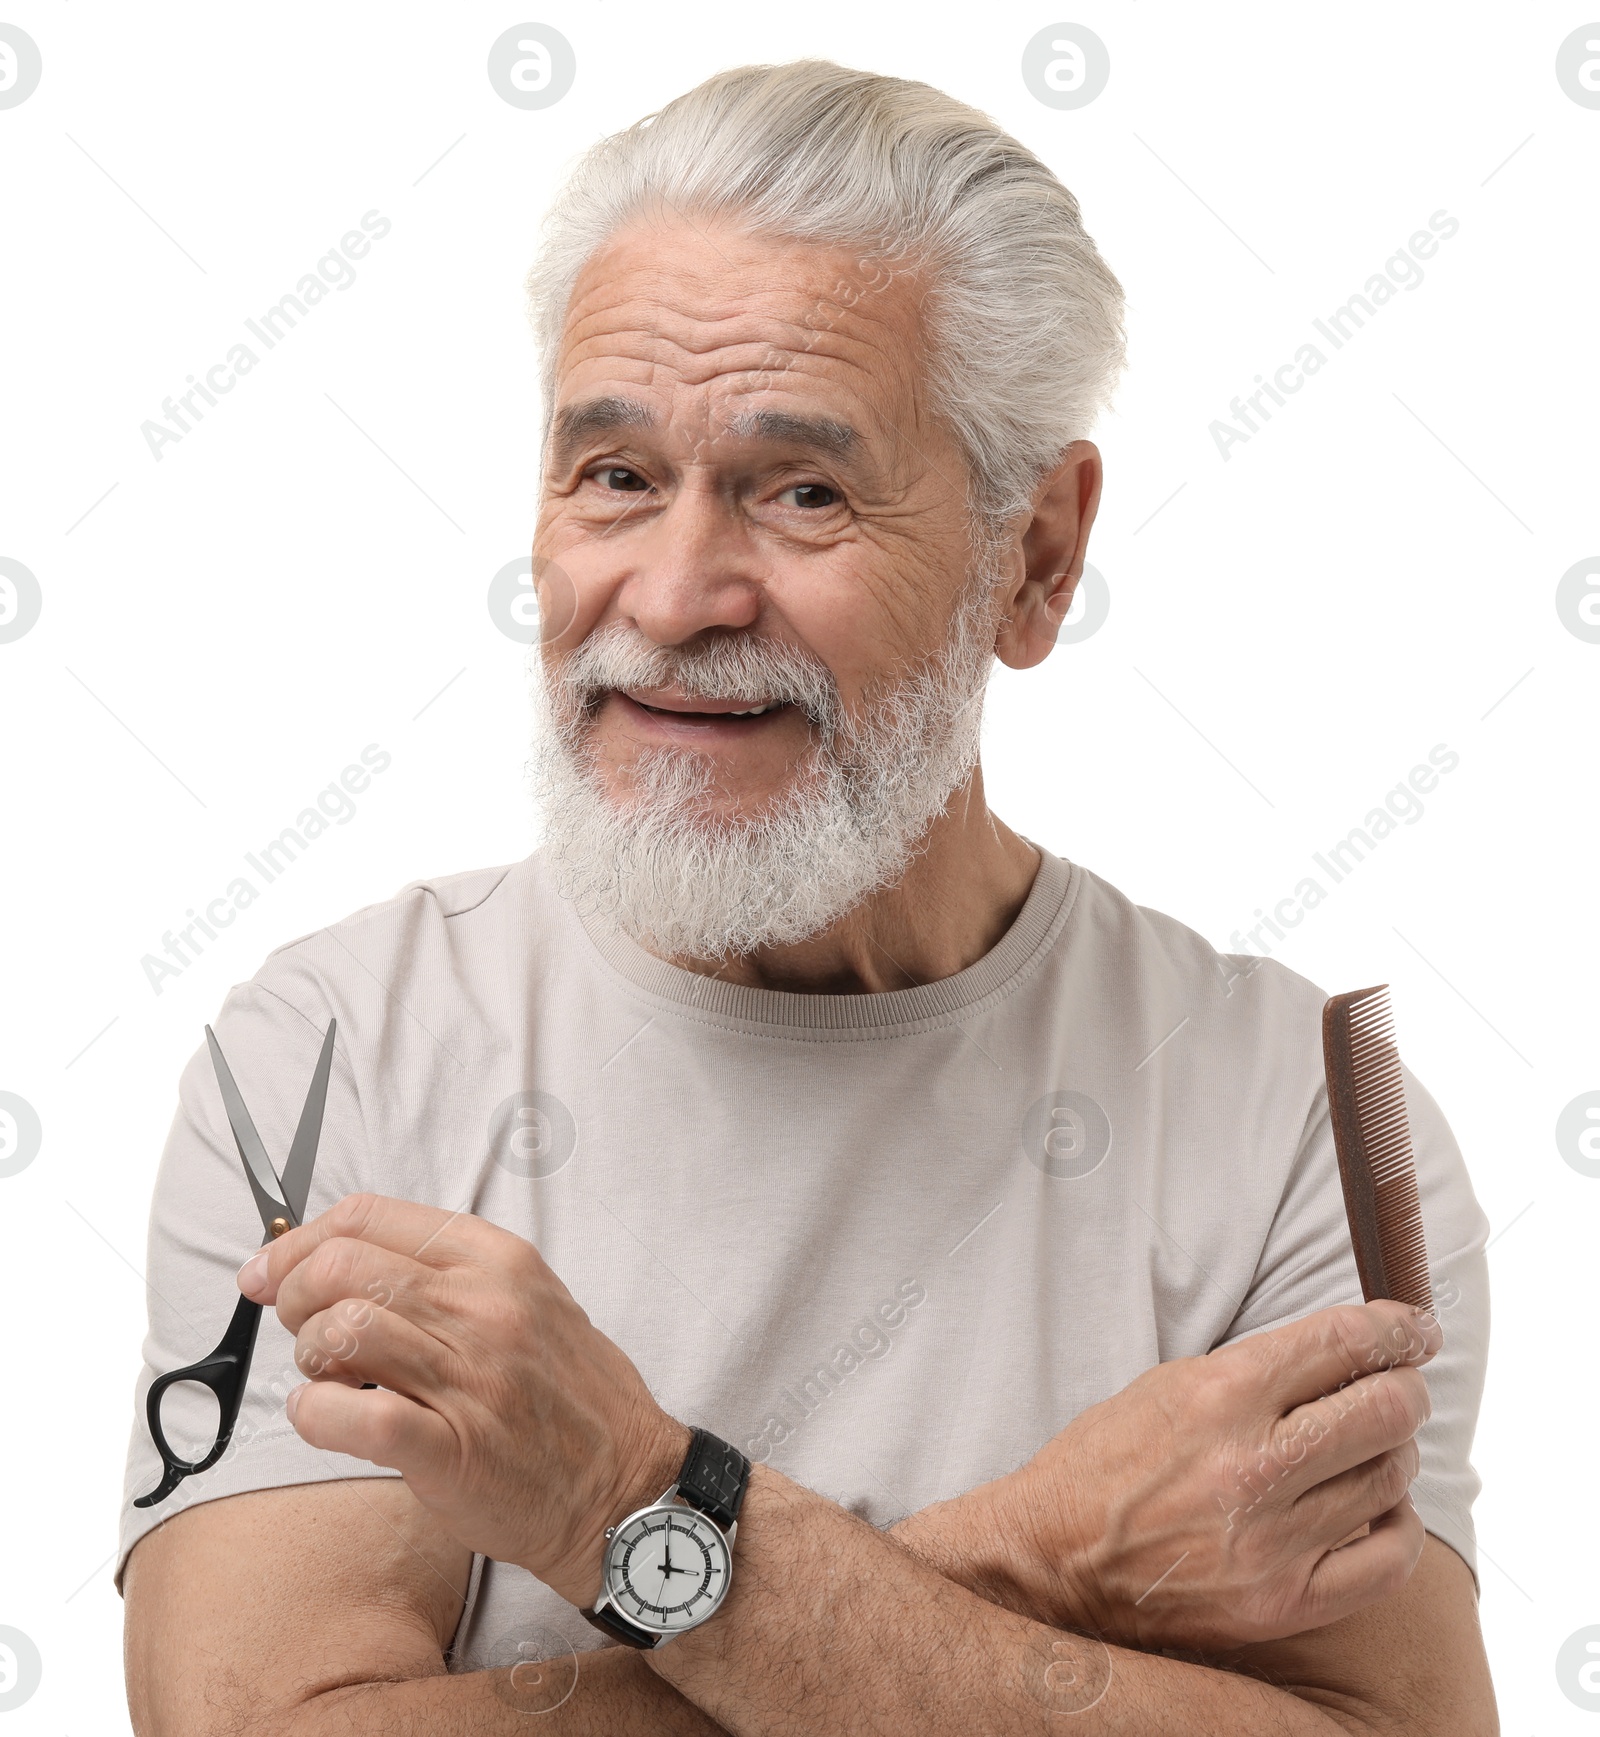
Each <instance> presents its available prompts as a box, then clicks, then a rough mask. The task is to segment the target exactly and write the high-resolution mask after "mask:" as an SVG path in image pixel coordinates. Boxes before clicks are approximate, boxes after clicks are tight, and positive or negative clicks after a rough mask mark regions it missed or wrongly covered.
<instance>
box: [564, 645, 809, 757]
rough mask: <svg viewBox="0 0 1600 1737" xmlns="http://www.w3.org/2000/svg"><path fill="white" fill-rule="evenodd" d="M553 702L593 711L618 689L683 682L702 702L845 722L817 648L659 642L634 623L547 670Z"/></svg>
mask: <svg viewBox="0 0 1600 1737" xmlns="http://www.w3.org/2000/svg"><path fill="white" fill-rule="evenodd" d="M545 679H546V682H547V684H548V686H549V690H550V696H551V699H552V700H553V701H554V702H555V704H556V705H557V707H558V708H559V709H560V710H561V711H563V712H565V713H566V715H567V716H568V717H575V716H578V715H581V714H583V713H586V712H589V711H591V710H592V709H593V708H594V706H595V705H596V704H598V702H599V701H600V700H601V699H602V698H603V697H604V696H605V695H606V694H607V693H608V692H610V691H611V690H613V689H616V688H659V687H672V686H676V687H678V688H679V689H681V690H682V692H683V693H685V694H687V695H689V696H690V697H692V698H694V699H702V700H744V701H746V702H747V703H749V704H750V705H761V704H764V703H766V702H768V701H773V700H777V701H782V702H783V703H785V704H787V705H792V706H797V707H798V708H799V709H800V710H801V711H803V712H804V713H805V714H806V716H807V717H808V718H809V719H810V720H811V722H812V723H813V724H814V725H816V726H817V727H818V728H819V729H821V730H823V731H824V732H827V733H830V734H831V733H832V732H834V731H836V730H837V729H838V728H839V726H840V724H841V722H842V720H843V702H842V701H841V699H840V696H839V685H838V683H837V682H836V681H835V680H834V678H833V672H832V671H831V670H830V669H829V668H828V666H827V665H826V664H825V663H823V662H822V660H821V659H820V658H819V657H817V656H816V655H815V654H814V653H812V652H808V651H804V650H802V649H801V648H800V647H798V646H792V645H784V644H782V643H781V642H780V641H778V640H775V639H768V638H766V637H765V636H763V635H761V634H755V633H719V634H718V635H717V636H716V637H714V638H708V639H704V640H702V641H700V642H699V643H697V644H696V643H691V644H687V645H658V644H657V643H656V642H655V641H654V640H651V639H647V638H646V637H645V636H644V634H642V633H641V632H640V631H639V629H638V628H637V627H635V626H634V625H633V624H632V623H631V622H627V621H613V622H611V623H609V624H608V625H607V626H605V627H603V628H601V629H600V630H599V631H598V632H596V633H592V634H590V636H589V637H588V638H587V639H586V640H584V641H583V643H582V644H581V645H580V646H578V647H577V648H576V649H575V650H574V651H572V652H569V653H568V654H567V656H566V657H564V658H563V659H562V660H561V662H560V663H559V665H557V667H556V668H555V669H553V670H550V671H547V672H546V677H545Z"/></svg>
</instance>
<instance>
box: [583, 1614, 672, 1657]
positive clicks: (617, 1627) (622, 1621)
mask: <svg viewBox="0 0 1600 1737" xmlns="http://www.w3.org/2000/svg"><path fill="white" fill-rule="evenodd" d="M578 1614H579V1615H580V1616H581V1617H582V1618H583V1619H584V1621H585V1622H592V1623H593V1624H594V1626H595V1627H596V1628H598V1629H602V1630H603V1631H604V1632H605V1633H606V1634H608V1635H611V1636H613V1637H614V1638H615V1639H617V1640H619V1641H621V1642H622V1643H623V1645H624V1646H630V1647H640V1648H642V1649H644V1650H645V1651H649V1649H650V1648H651V1647H658V1646H660V1645H661V1639H662V1637H661V1636H660V1635H658V1634H652V1633H651V1632H650V1630H649V1629H647V1628H638V1627H636V1626H635V1625H634V1624H633V1623H631V1622H629V1621H628V1619H627V1617H625V1616H624V1615H623V1614H622V1612H621V1611H619V1610H617V1609H615V1608H614V1607H613V1606H611V1605H609V1604H608V1605H606V1606H605V1607H604V1609H602V1610H580V1611H579V1612H578Z"/></svg>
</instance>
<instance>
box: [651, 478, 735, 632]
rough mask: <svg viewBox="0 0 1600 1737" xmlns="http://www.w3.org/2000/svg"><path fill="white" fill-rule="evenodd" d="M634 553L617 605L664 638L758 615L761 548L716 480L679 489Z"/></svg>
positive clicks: (733, 625)
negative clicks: (756, 547) (723, 496)
mask: <svg viewBox="0 0 1600 1737" xmlns="http://www.w3.org/2000/svg"><path fill="white" fill-rule="evenodd" d="M636 554H637V559H636V560H635V562H634V564H633V566H632V570H631V571H630V572H629V574H628V577H627V578H626V580H624V582H623V584H622V586H621V587H620V588H619V590H618V593H617V605H618V608H619V610H620V612H621V614H622V616H623V617H624V619H626V620H629V621H632V622H633V624H634V625H635V626H636V627H637V628H638V629H639V631H640V632H641V633H642V634H644V635H645V637H646V638H648V639H653V640H654V641H655V642H656V643H657V644H658V645H682V644H684V643H685V642H686V641H688V640H691V639H693V638H694V637H695V635H696V634H700V633H704V632H706V631H707V630H708V629H710V628H714V627H725V628H749V627H753V626H754V625H755V624H756V622H757V620H759V618H760V616H761V611H762V606H763V602H764V592H763V588H762V585H761V581H760V579H759V577H758V575H757V572H756V552H755V550H754V549H753V548H752V547H751V544H750V537H749V533H748V530H747V528H746V527H745V526H744V525H743V524H742V523H741V521H740V519H739V515H738V513H737V511H736V510H735V509H734V507H733V506H732V504H731V503H729V502H726V501H724V500H722V499H720V498H719V496H718V493H717V491H716V490H715V489H714V488H712V487H684V488H682V489H680V490H679V491H678V493H677V494H676V495H675V496H674V497H673V499H672V501H671V503H670V504H669V505H668V506H667V507H666V509H665V510H664V511H663V512H661V513H660V514H659V515H658V516H657V517H656V518H655V520H654V521H653V522H652V524H651V525H650V526H649V528H648V529H647V530H645V531H644V533H643V535H642V537H641V539H640V541H639V544H638V545H637V549H636Z"/></svg>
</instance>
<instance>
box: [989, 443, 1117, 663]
mask: <svg viewBox="0 0 1600 1737" xmlns="http://www.w3.org/2000/svg"><path fill="white" fill-rule="evenodd" d="M1102 476H1103V471H1102V466H1101V463H1100V449H1099V448H1098V447H1097V446H1096V445H1095V444H1094V442H1093V441H1090V440H1075V441H1073V443H1072V444H1071V445H1070V446H1069V447H1068V448H1067V450H1066V451H1065V452H1064V453H1063V454H1062V455H1061V460H1060V462H1059V463H1058V464H1057V466H1056V468H1055V469H1054V470H1053V471H1051V472H1050V474H1049V475H1048V476H1046V477H1045V478H1043V479H1042V480H1041V482H1040V484H1039V487H1038V488H1037V489H1036V490H1035V491H1034V497H1033V517H1032V518H1031V519H1030V520H1029V522H1028V526H1027V528H1026V530H1024V532H1023V533H1022V573H1021V576H1020V577H1019V578H1018V579H1017V580H1016V581H1015V582H1014V583H1013V585H1012V588H1011V591H1010V594H1009V596H1008V597H1007V600H1006V612H1005V615H1004V617H1003V618H1002V620H1001V622H1000V628H999V631H998V633H997V634H996V636H995V648H994V650H995V656H996V657H998V658H999V659H1000V661H1001V663H1003V664H1006V665H1008V666H1009V667H1010V668H1012V669H1032V668H1033V666H1034V665H1035V664H1037V663H1043V662H1044V660H1045V659H1046V658H1047V657H1048V656H1049V655H1050V651H1051V648H1052V647H1053V646H1054V645H1055V642H1056V635H1057V634H1058V633H1059V632H1060V631H1061V623H1062V622H1063V621H1065V620H1066V616H1067V611H1068V610H1069V609H1070V608H1071V607H1072V594H1073V592H1074V591H1076V590H1077V587H1078V580H1079V579H1080V578H1081V577H1082V574H1083V560H1084V555H1085V553H1086V552H1087V550H1088V547H1089V529H1090V527H1091V526H1092V525H1093V524H1094V516H1095V513H1096V512H1097V511H1098V510H1099V507H1100V484H1101V481H1102Z"/></svg>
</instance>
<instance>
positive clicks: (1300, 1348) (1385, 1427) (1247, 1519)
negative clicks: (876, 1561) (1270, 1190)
mask: <svg viewBox="0 0 1600 1737" xmlns="http://www.w3.org/2000/svg"><path fill="white" fill-rule="evenodd" d="M1442 1342H1443V1335H1442V1334H1441V1332H1440V1330H1439V1326H1438V1323H1437V1321H1435V1320H1434V1319H1433V1317H1431V1316H1428V1317H1425V1318H1424V1317H1419V1316H1418V1315H1417V1313H1416V1312H1415V1311H1413V1310H1411V1309H1409V1308H1407V1307H1406V1306H1404V1305H1403V1304H1400V1303H1389V1302H1382V1303H1368V1304H1366V1305H1364V1306H1358V1307H1341V1308H1333V1309H1324V1310H1321V1311H1320V1312H1318V1313H1317V1314H1314V1315H1309V1316H1307V1317H1306V1318H1305V1319H1303V1320H1300V1321H1296V1322H1293V1323H1291V1324H1290V1325H1289V1326H1287V1327H1280V1328H1277V1329H1275V1330H1274V1331H1272V1332H1269V1333H1261V1334H1257V1335H1254V1336H1253V1337H1251V1338H1249V1339H1243V1340H1240V1341H1239V1342H1238V1343H1236V1344H1233V1345H1229V1346H1225V1347H1223V1348H1221V1349H1219V1350H1216V1351H1213V1352H1211V1353H1210V1354H1209V1355H1208V1356H1205V1357H1189V1358H1181V1359H1178V1360H1175V1361H1173V1362H1171V1363H1163V1364H1159V1365H1157V1367H1155V1368H1154V1369H1150V1370H1147V1371H1146V1372H1145V1373H1144V1374H1143V1375H1141V1376H1139V1377H1138V1378H1137V1379H1136V1380H1135V1381H1133V1382H1131V1383H1130V1384H1129V1385H1128V1386H1127V1387H1126V1388H1124V1389H1123V1391H1122V1392H1121V1393H1118V1394H1115V1395H1113V1396H1112V1398H1110V1399H1108V1400H1105V1401H1103V1402H1102V1403H1101V1404H1099V1405H1095V1406H1091V1407H1090V1408H1089V1410H1087V1411H1085V1412H1083V1413H1082V1414H1081V1415H1080V1416H1079V1417H1077V1418H1075V1419H1074V1420H1073V1421H1072V1423H1070V1424H1069V1425H1068V1426H1067V1427H1066V1428H1065V1429H1064V1430H1062V1431H1061V1432H1060V1434H1058V1435H1056V1436H1054V1437H1053V1438H1052V1439H1051V1440H1050V1441H1049V1442H1047V1443H1046V1444H1045V1446H1044V1447H1043V1448H1041V1449H1040V1450H1039V1452H1038V1453H1037V1454H1036V1455H1035V1456H1034V1457H1033V1459H1031V1460H1030V1461H1028V1463H1027V1464H1026V1465H1024V1466H1022V1467H1021V1468H1020V1469H1019V1470H1017V1471H1015V1472H1013V1473H1011V1474H1010V1475H1009V1476H1008V1477H1004V1478H1000V1479H997V1480H996V1481H995V1482H993V1483H991V1484H985V1485H981V1486H980V1487H979V1488H978V1489H976V1490H973V1491H972V1492H970V1494H969V1495H968V1496H964V1497H960V1498H958V1499H957V1500H956V1501H954V1502H951V1503H940V1504H936V1505H935V1507H933V1508H930V1509H925V1510H923V1512H922V1513H921V1514H918V1515H913V1516H912V1517H911V1519H909V1520H907V1521H904V1522H902V1523H901V1525H900V1526H899V1527H897V1528H896V1529H895V1535H896V1537H897V1538H899V1539H901V1541H902V1542H904V1543H905V1544H906V1546H907V1547H908V1548H909V1549H911V1550H912V1551H914V1552H915V1553H916V1554H918V1555H922V1556H924V1557H925V1558H926V1559H927V1560H928V1561H930V1562H931V1563H932V1564H933V1566H935V1567H937V1568H939V1569H940V1571H941V1572H943V1573H945V1574H946V1575H947V1576H951V1577H953V1578H956V1579H959V1580H961V1581H962V1583H963V1584H966V1585H968V1586H970V1587H971V1589H972V1590H974V1591H978V1592H981V1593H982V1594H984V1596H986V1597H989V1598H991V1599H993V1600H994V1601H995V1602H998V1603H1002V1604H1006V1605H1009V1606H1010V1607H1011V1608H1013V1609H1018V1610H1023V1611H1025V1612H1026V1614H1028V1615H1030V1616H1033V1617H1035V1618H1037V1619H1039V1620H1041V1621H1045V1622H1050V1623H1052V1624H1054V1625H1055V1626H1057V1627H1070V1628H1076V1629H1090V1630H1093V1631H1094V1632H1095V1633H1098V1634H1100V1635H1102V1636H1103V1637H1104V1638H1106V1639H1108V1640H1117V1641H1121V1642H1124V1643H1126V1644H1128V1645H1132V1646H1138V1647H1142V1648H1145V1649H1147V1650H1148V1649H1152V1648H1159V1647H1178V1648H1192V1649H1196V1650H1207V1649H1210V1650H1215V1649H1217V1648H1219V1647H1222V1648H1227V1647H1232V1646H1237V1645H1243V1644H1246V1643H1248V1642H1254V1641H1263V1640H1275V1639H1279V1638H1282V1637H1283V1636H1285V1635H1291V1634H1301V1633H1304V1632H1305V1631H1306V1630H1307V1629H1311V1628H1319V1627H1321V1626H1322V1625H1324V1624H1326V1623H1330V1622H1333V1621H1335V1620H1337V1619H1338V1618H1339V1617H1341V1616H1346V1615H1349V1614H1350V1613H1351V1612H1352V1611H1355V1610H1359V1609H1361V1608H1362V1607H1363V1606H1365V1605H1368V1604H1372V1603H1376V1602H1377V1601H1378V1600H1380V1599H1383V1598H1387V1597H1389V1596H1390V1595H1391V1594H1392V1593H1395V1592H1397V1591H1399V1589H1400V1588H1401V1587H1402V1586H1403V1585H1404V1584H1405V1582H1406V1580H1407V1579H1408V1578H1409V1576H1410V1574H1411V1570H1412V1569H1413V1568H1414V1567H1415V1566H1416V1562H1417V1558H1418V1557H1419V1556H1420V1555H1421V1552H1422V1545H1423V1527H1422V1521H1421V1519H1420V1518H1419V1516H1418V1515H1417V1512H1416V1510H1415V1509H1414V1508H1413V1507H1412V1505H1411V1501H1410V1498H1409V1496H1408V1495H1407V1493H1406V1492H1407V1490H1408V1488H1409V1486H1410V1483H1411V1480H1412V1478H1413V1477H1415V1475H1416V1471H1417V1463H1418V1460H1417V1446H1416V1442H1415V1440H1414V1437H1415V1435H1416V1431H1417V1430H1418V1428H1419V1427H1420V1426H1421V1425H1422V1423H1423V1422H1424V1421H1426V1419H1427V1417H1428V1414H1429V1410H1430V1404H1429V1400H1428V1392H1427V1387H1426V1385H1425V1383H1424V1381H1423V1379H1422V1376H1421V1374H1420V1373H1419V1370H1418V1367H1417V1366H1418V1365H1420V1364H1423V1363H1426V1362H1427V1361H1428V1360H1429V1358H1431V1357H1432V1356H1433V1355H1434V1354H1435V1353H1436V1352H1437V1351H1438V1349H1439V1346H1440V1344H1441V1343H1442Z"/></svg>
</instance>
